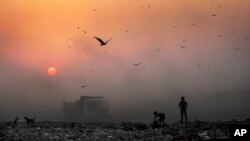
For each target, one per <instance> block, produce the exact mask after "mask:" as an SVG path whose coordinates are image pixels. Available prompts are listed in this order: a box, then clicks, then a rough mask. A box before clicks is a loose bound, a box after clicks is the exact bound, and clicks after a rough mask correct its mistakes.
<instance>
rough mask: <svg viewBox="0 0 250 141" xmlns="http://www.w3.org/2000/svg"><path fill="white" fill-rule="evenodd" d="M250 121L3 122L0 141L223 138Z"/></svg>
mask: <svg viewBox="0 0 250 141" xmlns="http://www.w3.org/2000/svg"><path fill="white" fill-rule="evenodd" d="M249 123H250V120H249V119H248V120H244V121H236V120H233V121H227V122H201V121H196V122H190V123H189V124H188V125H185V124H180V123H174V124H171V125H167V126H166V127H164V128H158V129H153V128H151V127H150V125H148V124H144V123H129V122H126V123H75V126H74V125H73V126H72V125H71V123H68V122H49V121H46V122H37V123H36V124H35V125H34V126H33V127H28V126H27V125H26V124H25V123H20V124H19V125H18V127H12V125H11V124H9V123H1V126H0V141H135V140H139V141H177V140H178V141H200V140H201V141H203V140H208V141H224V140H228V139H229V128H228V125H230V124H249Z"/></svg>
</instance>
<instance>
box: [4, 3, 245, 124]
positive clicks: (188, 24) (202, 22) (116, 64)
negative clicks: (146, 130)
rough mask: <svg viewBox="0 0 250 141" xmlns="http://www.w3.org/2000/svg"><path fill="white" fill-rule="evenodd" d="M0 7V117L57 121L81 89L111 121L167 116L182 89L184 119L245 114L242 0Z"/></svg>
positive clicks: (175, 114) (172, 114) (172, 117)
mask: <svg viewBox="0 0 250 141" xmlns="http://www.w3.org/2000/svg"><path fill="white" fill-rule="evenodd" d="M0 13H1V14H0V23H1V24H0V66H1V68H0V113H1V114H0V120H6V119H10V118H11V119H12V118H13V117H14V116H16V115H19V116H24V115H30V116H33V115H35V116H37V117H38V118H40V119H50V118H51V119H56V118H57V119H58V118H59V117H57V116H56V115H57V114H56V113H58V112H60V110H61V106H62V101H63V100H68V101H73V100H77V99H79V97H80V96H81V95H93V96H94V95H102V96H105V97H106V99H107V100H108V101H109V102H110V107H111V109H110V110H111V114H112V116H113V117H114V119H118V120H131V121H139V120H142V121H150V120H151V118H152V112H153V111H154V110H159V111H161V112H164V113H165V114H166V117H167V121H175V120H177V118H179V117H178V116H179V115H178V114H179V111H178V110H179V109H178V108H177V104H178V101H179V99H180V96H182V95H183V96H186V98H187V101H188V103H189V114H190V119H191V120H193V119H194V118H197V119H203V120H219V119H222V120H223V119H232V118H240V119H242V118H243V119H244V118H247V117H249V116H250V115H249V112H248V111H249V107H250V104H249V100H250V96H249V93H250V73H249V72H250V63H249V60H250V46H249V45H250V1H249V0H181V1H180V0H124V1H118V0H102V1H100V0H22V1H21V0H8V1H0ZM93 36H98V37H101V38H103V39H104V40H108V39H110V38H112V40H111V41H110V42H109V44H108V45H107V46H104V47H100V46H99V43H98V42H97V41H96V40H95V39H94V38H93ZM182 47H185V48H182ZM140 62H141V63H143V64H142V65H140V66H138V67H135V66H134V65H133V64H135V63H140ZM50 66H54V67H55V68H56V69H57V74H56V75H54V76H49V75H48V74H47V69H48V67H50ZM82 85H88V86H87V87H86V88H84V89H82V88H80V87H81V86H82ZM211 113H213V114H211Z"/></svg>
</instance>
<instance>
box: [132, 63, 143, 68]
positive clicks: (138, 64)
mask: <svg viewBox="0 0 250 141" xmlns="http://www.w3.org/2000/svg"><path fill="white" fill-rule="evenodd" d="M133 65H134V66H136V67H138V66H140V65H142V63H136V64H133Z"/></svg>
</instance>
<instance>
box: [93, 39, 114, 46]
mask: <svg viewBox="0 0 250 141" xmlns="http://www.w3.org/2000/svg"><path fill="white" fill-rule="evenodd" d="M94 38H95V39H96V40H97V41H99V42H100V45H101V46H104V45H107V43H108V42H109V41H110V40H112V39H109V40H107V41H105V42H104V41H103V40H102V39H101V38H98V37H94Z"/></svg>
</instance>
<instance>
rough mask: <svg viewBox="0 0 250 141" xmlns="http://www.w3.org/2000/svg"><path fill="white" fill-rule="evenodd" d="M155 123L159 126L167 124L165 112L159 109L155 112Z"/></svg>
mask: <svg viewBox="0 0 250 141" xmlns="http://www.w3.org/2000/svg"><path fill="white" fill-rule="evenodd" d="M154 116H155V117H154V123H153V124H154V125H157V126H158V127H162V126H164V124H165V122H164V121H165V114H164V113H158V112H157V111H155V112H154Z"/></svg>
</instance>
